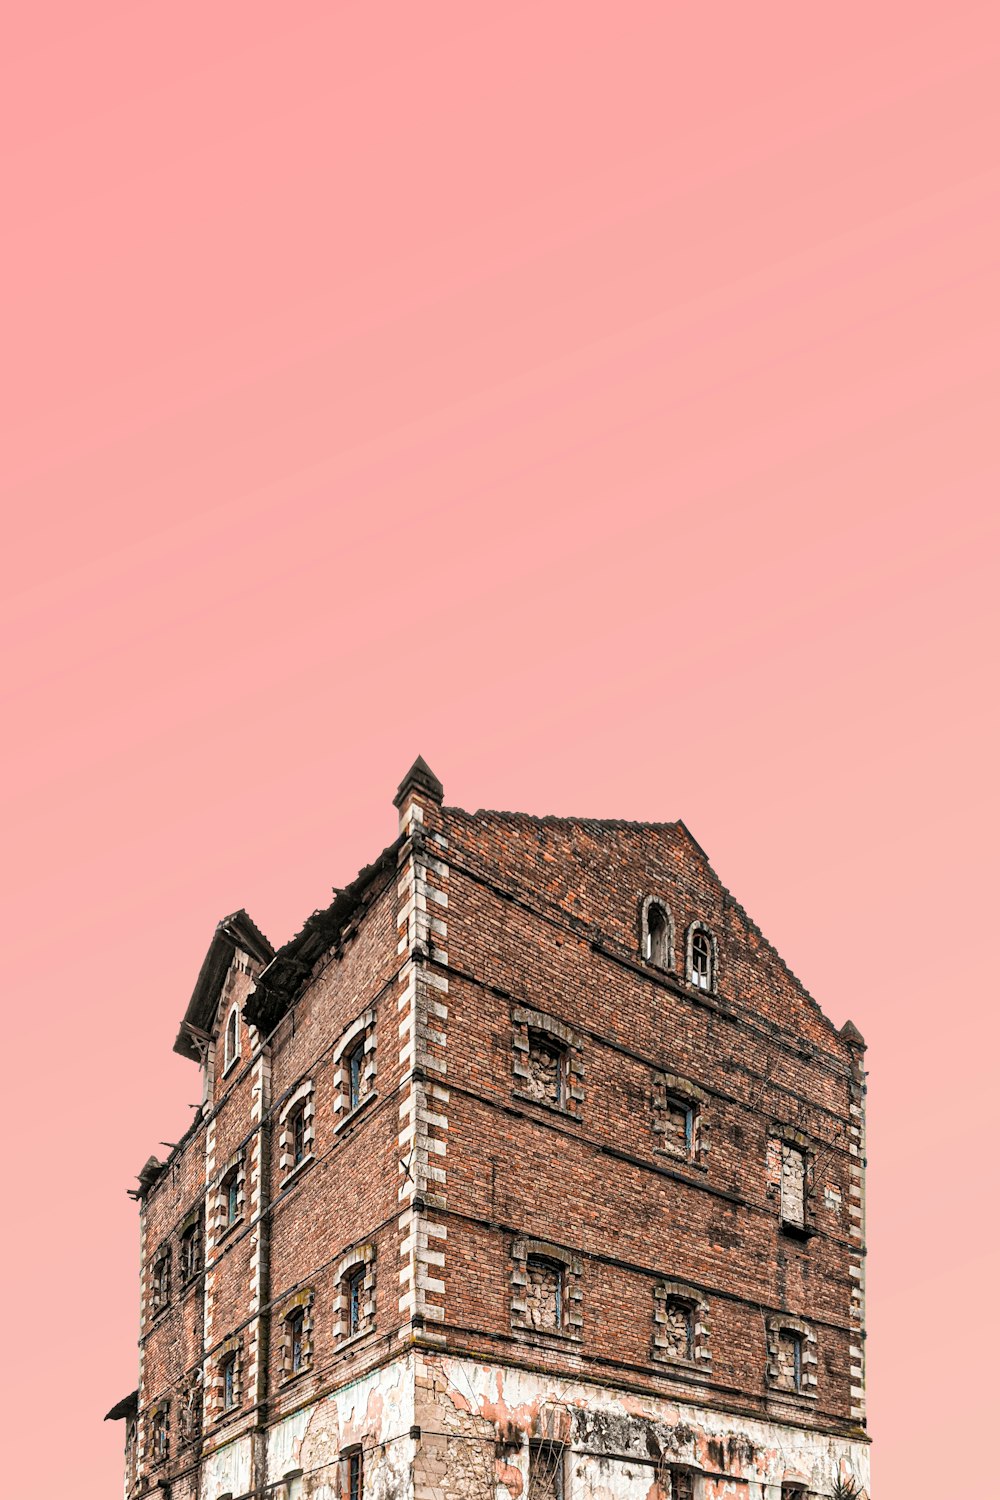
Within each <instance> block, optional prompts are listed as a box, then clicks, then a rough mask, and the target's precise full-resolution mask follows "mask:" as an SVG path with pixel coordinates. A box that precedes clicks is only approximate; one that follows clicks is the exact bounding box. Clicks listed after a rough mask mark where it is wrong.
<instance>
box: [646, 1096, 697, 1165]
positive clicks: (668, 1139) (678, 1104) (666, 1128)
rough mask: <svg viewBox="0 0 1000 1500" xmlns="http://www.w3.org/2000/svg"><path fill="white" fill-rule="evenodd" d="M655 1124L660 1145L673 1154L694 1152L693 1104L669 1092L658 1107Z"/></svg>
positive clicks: (686, 1155) (690, 1154) (684, 1154)
mask: <svg viewBox="0 0 1000 1500" xmlns="http://www.w3.org/2000/svg"><path fill="white" fill-rule="evenodd" d="M654 1125H655V1126H658V1127H659V1129H658V1130H657V1134H658V1135H659V1137H660V1140H659V1145H660V1149H661V1150H663V1151H669V1152H670V1154H671V1155H672V1156H681V1157H689V1156H692V1155H693V1154H694V1127H695V1113H694V1108H693V1106H692V1105H691V1104H690V1103H689V1102H688V1101H687V1100H686V1099H680V1098H678V1097H677V1096H676V1095H675V1094H667V1095H666V1096H665V1097H664V1098H663V1099H662V1101H661V1102H659V1104H658V1105H657V1108H656V1119H655V1121H654Z"/></svg>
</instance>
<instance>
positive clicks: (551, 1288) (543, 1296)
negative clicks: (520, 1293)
mask: <svg viewBox="0 0 1000 1500" xmlns="http://www.w3.org/2000/svg"><path fill="white" fill-rule="evenodd" d="M562 1281H563V1268H562V1266H561V1265H559V1263H558V1262H557V1261H553V1260H547V1259H546V1258H545V1256H543V1255H529V1256H528V1264H527V1285H526V1287H525V1293H524V1299H525V1302H526V1304H527V1322H528V1325H529V1327H531V1328H542V1329H545V1328H548V1329H553V1328H554V1329H560V1328H562V1325H563V1284H562Z"/></svg>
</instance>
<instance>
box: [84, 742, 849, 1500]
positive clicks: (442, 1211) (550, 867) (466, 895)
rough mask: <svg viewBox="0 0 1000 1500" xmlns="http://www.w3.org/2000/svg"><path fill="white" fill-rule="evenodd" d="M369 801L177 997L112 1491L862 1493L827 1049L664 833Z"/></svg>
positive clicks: (718, 892) (842, 1050)
mask: <svg viewBox="0 0 1000 1500" xmlns="http://www.w3.org/2000/svg"><path fill="white" fill-rule="evenodd" d="M396 804H397V807H398V809H399V813H400V833H399V838H398V839H397V841H396V842H395V843H394V844H392V845H391V846H390V847H389V848H388V849H386V850H385V851H384V852H383V853H382V855H380V856H379V858H378V860H376V861H375V863H374V864H373V865H372V866H370V867H369V868H368V869H367V870H364V871H362V872H361V874H360V875H359V876H358V878H357V879H356V880H355V881H354V882H353V883H352V885H351V886H349V887H348V888H347V889H346V890H344V891H340V892H338V893H337V895H336V897H335V900H334V901H333V903H332V905H331V906H330V907H329V908H327V909H326V910H325V911H322V912H317V913H315V914H314V915H313V916H312V917H311V918H309V920H308V921H307V922H306V924H305V926H304V927H303V929H302V931H301V932H300V933H299V934H298V935H297V937H295V938H294V939H292V941H291V942H289V943H287V944H286V945H285V947H284V948H282V949H281V950H280V951H279V952H278V953H277V954H275V953H274V952H273V951H272V949H271V947H270V945H269V944H268V943H267V940H266V939H265V938H264V937H263V935H262V934H261V933H260V932H259V931H258V930H257V929H256V928H255V927H254V925H253V923H252V922H251V921H250V920H249V918H248V917H247V916H246V915H245V913H238V914H236V915H235V916H234V917H231V918H227V919H226V921H225V922H223V923H221V924H220V926H219V928H218V929H217V932H216V936H215V938H214V940H213V943H212V947H211V948H210V950H209V954H208V957H207V958H206V961H205V964H204V966H203V968H202V972H201V974H200V975H199V979H198V984H197V986H196V988H195V992H194V995H193V996H192V1000H191V1002H190V1004H189V1006H188V1010H187V1014H186V1016H185V1019H184V1023H183V1025H182V1028H181V1033H180V1035H179V1037H178V1041H177V1050H179V1051H181V1052H183V1053H184V1054H185V1055H187V1056H190V1057H191V1058H192V1059H194V1060H196V1061H198V1062H199V1063H200V1065H201V1067H202V1070H203V1075H204V1080H205V1091H204V1099H205V1102H204V1106H203V1108H202V1110H201V1112H200V1114H199V1115H198V1117H197V1119H196V1122H195V1124H194V1125H193V1127H192V1129H191V1130H190V1131H189V1132H188V1134H187V1136H186V1137H185V1139H184V1140H183V1141H182V1142H181V1143H180V1144H179V1145H178V1146H177V1148H176V1149H175V1150H174V1151H173V1152H172V1154H171V1156H170V1158H169V1159H168V1161H167V1162H166V1163H164V1164H161V1163H159V1162H157V1161H155V1160H151V1161H150V1162H149V1163H147V1165H146V1167H145V1168H144V1169H143V1173H142V1174H141V1177H140V1186H139V1189H138V1191H137V1197H138V1198H139V1202H140V1216H141V1223H142V1263H141V1276H142V1314H141V1327H140V1365H139V1389H138V1392H137V1394H136V1395H134V1396H133V1397H130V1398H127V1399H126V1400H125V1401H123V1402H121V1403H119V1406H118V1407H116V1408H115V1411H114V1413H113V1414H114V1415H118V1416H122V1417H124V1418H125V1421H126V1428H127V1432H128V1438H127V1474H126V1495H127V1497H128V1500H144V1497H146V1496H149V1495H152V1494H156V1493H159V1494H162V1493H164V1492H165V1491H167V1492H169V1494H170V1495H171V1496H172V1497H174V1500H224V1497H227V1496H229V1497H232V1500H240V1497H244V1496H250V1495H254V1496H259V1497H264V1496H274V1497H276V1500H305V1497H307V1496H308V1497H315V1500H465V1497H483V1500H485V1497H490V1500H542V1497H545V1500H553V1497H554V1500H569V1497H573V1500H599V1497H600V1500H605V1497H607V1500H610V1497H615V1500H715V1497H717V1496H718V1497H721V1496H722V1495H733V1496H737V1497H745V1500H782V1497H784V1500H792V1497H795V1496H797V1495H798V1494H803V1495H809V1496H834V1495H840V1496H843V1495H849V1494H851V1493H854V1494H858V1495H860V1494H867V1484H868V1460H867V1453H868V1448H867V1437H866V1434H865V1425H864V1424H865V1410H864V1149H865V1147H864V1094H865V1084H864V1078H865V1074H864V1069H863V1053H864V1043H863V1041H862V1039H861V1037H860V1035H859V1033H858V1032H857V1031H856V1030H855V1028H854V1027H853V1026H852V1025H851V1024H850V1023H848V1024H847V1025H846V1026H845V1027H844V1028H842V1029H841V1030H840V1031H837V1030H836V1029H835V1028H834V1027H833V1026H832V1025H831V1023H830V1022H829V1021H827V1020H826V1018H825V1017H824V1016H823V1015H822V1013H821V1011H820V1010H819V1008H818V1006H817V1005H816V1004H815V1002H814V1001H812V1000H811V999H810V998H809V996H808V995H807V994H806V993H805V992H804V990H803V989H802V987H801V985H799V983H798V981H797V980H796V979H795V978H794V976H793V975H792V974H791V973H790V972H789V971H788V969H787V968H786V967H785V965H784V964H783V963H782V962H781V960H780V958H779V957H778V955H777V954H776V953H775V951H774V950H773V949H772V948H771V947H770V945H769V944H768V943H767V942H766V941H765V939H764V938H763V937H762V935H761V934H760V932H759V931H758V930H757V929H756V927H754V925H753V924H752V922H750V920H749V919H748V917H747V916H746V914H745V912H744V911H743V910H742V908H741V907H740V906H739V905H737V903H736V902H735V901H734V900H733V898H732V897H731V896H730V895H729V893H728V892H727V891H726V890H725V889H724V888H723V887H722V885H721V884H720V883H719V881H718V879H717V877H716V875H715V874H714V872H713V871H712V869H711V867H710V865H709V863H708V861H707V859H706V857H705V855H704V853H703V852H702V850H701V849H700V848H699V846H698V845H697V843H696V842H695V841H694V839H693V838H692V837H691V835H690V834H689V833H688V832H687V830H686V829H685V827H684V825H683V824H682V823H668V824H632V823H623V822H614V821H600V822H598V821H592V820H587V819H573V818H565V819H564V818H534V817H529V816H526V815H520V814H507V813H484V812H479V813H475V814H470V813H467V812H463V811H461V810H459V809H455V808H448V807H445V806H443V805H442V794H441V787H440V784H439V783H438V782H437V780H436V778H435V777H434V776H433V774H432V773H431V772H430V771H429V770H428V768H427V767H426V766H425V765H424V764H423V762H420V761H418V762H417V763H416V765H415V766H414V767H413V769H412V770H411V772H410V773H409V774H408V776H407V777H406V779H405V780H404V782H403V785H402V786H401V788H400V791H399V794H398V796H397V799H396Z"/></svg>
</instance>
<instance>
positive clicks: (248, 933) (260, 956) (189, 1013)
mask: <svg viewBox="0 0 1000 1500" xmlns="http://www.w3.org/2000/svg"><path fill="white" fill-rule="evenodd" d="M237 949H240V950H241V951H242V952H244V953H248V954H249V955H250V957H251V958H252V959H255V960H256V961H257V962H258V963H261V964H268V963H270V962H271V960H272V959H273V957H274V949H273V948H272V947H271V944H270V943H269V942H268V940H267V938H266V937H265V936H264V934H263V933H262V932H261V930H260V928H259V927H257V926H256V924H255V923H254V922H252V921H251V919H250V917H249V916H248V915H247V913H246V912H245V911H235V912H232V913H231V914H230V915H229V916H228V917H223V919H222V921H221V922H220V923H219V925H218V926H217V927H216V929H215V933H214V935H213V937H212V941H211V943H210V944H209V948H208V952H207V953H206V954H205V959H204V962H203V963H202V966H201V969H200V970H199V971H198V978H197V980H196V981H195V986H194V989H193V991H192V993H191V999H190V1000H189V1001H188V1007H187V1010H186V1011H185V1012H184V1019H183V1020H182V1022H181V1025H180V1030H179V1031H178V1033H177V1040H176V1041H175V1042H174V1051H175V1052H178V1053H180V1055H181V1057H189V1058H191V1060H192V1061H193V1062H201V1061H203V1059H204V1054H205V1044H206V1043H207V1041H208V1037H209V1032H210V1030H211V1026H212V1021H213V1020H214V1018H215V1009H216V1006H217V1005H218V1003H219V995H220V994H221V992H222V986H223V985H224V984H225V982H226V975H227V974H228V973H229V966H230V964H231V963H232V961H233V954H234V953H235V952H236V950H237Z"/></svg>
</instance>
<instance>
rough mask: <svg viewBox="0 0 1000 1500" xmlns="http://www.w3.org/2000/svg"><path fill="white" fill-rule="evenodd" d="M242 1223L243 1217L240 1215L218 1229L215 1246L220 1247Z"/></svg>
mask: <svg viewBox="0 0 1000 1500" xmlns="http://www.w3.org/2000/svg"><path fill="white" fill-rule="evenodd" d="M242 1223H243V1215H242V1214H240V1216H239V1218H238V1219H234V1220H233V1222H232V1223H231V1224H226V1225H225V1226H224V1228H222V1229H220V1230H219V1232H218V1233H217V1234H216V1236H215V1243H216V1245H217V1246H218V1245H221V1244H222V1241H223V1240H226V1239H228V1238H229V1236H230V1235H231V1234H232V1232H233V1230H234V1229H239V1227H240V1225H241V1224H242Z"/></svg>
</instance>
